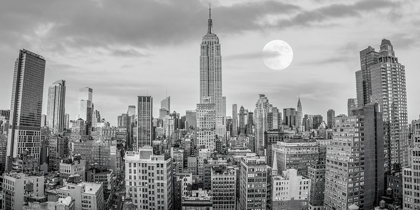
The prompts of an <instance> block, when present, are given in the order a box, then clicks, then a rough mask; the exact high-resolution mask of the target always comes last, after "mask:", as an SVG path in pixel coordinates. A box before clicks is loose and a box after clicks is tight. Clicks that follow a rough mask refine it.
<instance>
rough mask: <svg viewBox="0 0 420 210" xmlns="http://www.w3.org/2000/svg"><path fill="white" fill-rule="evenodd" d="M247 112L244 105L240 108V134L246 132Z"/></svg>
mask: <svg viewBox="0 0 420 210" xmlns="http://www.w3.org/2000/svg"><path fill="white" fill-rule="evenodd" d="M246 115H247V113H245V109H244V107H243V106H241V108H239V134H245V125H246V124H245V122H246V120H247V116H246Z"/></svg>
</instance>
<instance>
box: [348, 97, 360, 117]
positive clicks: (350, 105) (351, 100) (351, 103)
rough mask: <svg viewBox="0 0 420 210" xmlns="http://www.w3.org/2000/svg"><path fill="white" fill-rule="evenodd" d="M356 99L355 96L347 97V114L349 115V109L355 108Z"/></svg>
mask: <svg viewBox="0 0 420 210" xmlns="http://www.w3.org/2000/svg"><path fill="white" fill-rule="evenodd" d="M357 107H358V105H357V99H356V98H349V99H348V100H347V115H348V116H350V115H351V110H352V109H354V108H357Z"/></svg>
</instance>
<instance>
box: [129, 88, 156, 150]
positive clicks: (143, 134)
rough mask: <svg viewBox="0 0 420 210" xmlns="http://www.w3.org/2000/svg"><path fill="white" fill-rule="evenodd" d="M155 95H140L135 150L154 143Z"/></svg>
mask: <svg viewBox="0 0 420 210" xmlns="http://www.w3.org/2000/svg"><path fill="white" fill-rule="evenodd" d="M152 120H153V97H152V96H139V97H138V101H137V128H136V129H137V138H136V139H135V142H134V144H133V150H134V151H137V149H139V148H141V147H143V146H145V145H149V146H150V145H152V140H153V139H152V132H153V125H152Z"/></svg>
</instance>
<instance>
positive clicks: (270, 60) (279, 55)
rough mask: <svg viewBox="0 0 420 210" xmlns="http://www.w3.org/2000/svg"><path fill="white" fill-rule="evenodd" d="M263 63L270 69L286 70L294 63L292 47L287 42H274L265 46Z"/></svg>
mask: <svg viewBox="0 0 420 210" xmlns="http://www.w3.org/2000/svg"><path fill="white" fill-rule="evenodd" d="M263 61H264V64H265V65H266V66H267V67H268V68H270V69H273V70H283V69H286V68H287V67H289V65H290V64H291V63H292V61H293V50H292V47H290V45H289V44H288V43H287V42H285V41H282V40H273V41H271V42H269V43H267V44H266V45H265V46H264V49H263Z"/></svg>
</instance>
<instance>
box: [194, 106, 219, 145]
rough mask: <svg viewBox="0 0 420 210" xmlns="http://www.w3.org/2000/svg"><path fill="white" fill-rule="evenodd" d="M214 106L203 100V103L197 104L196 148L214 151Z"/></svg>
mask: <svg viewBox="0 0 420 210" xmlns="http://www.w3.org/2000/svg"><path fill="white" fill-rule="evenodd" d="M215 107H216V106H215V104H214V103H210V99H209V98H207V99H204V100H203V103H201V104H197V111H196V117H197V128H196V133H197V147H198V148H200V147H201V146H204V148H208V149H210V151H213V150H214V149H215V140H216V110H215Z"/></svg>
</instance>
